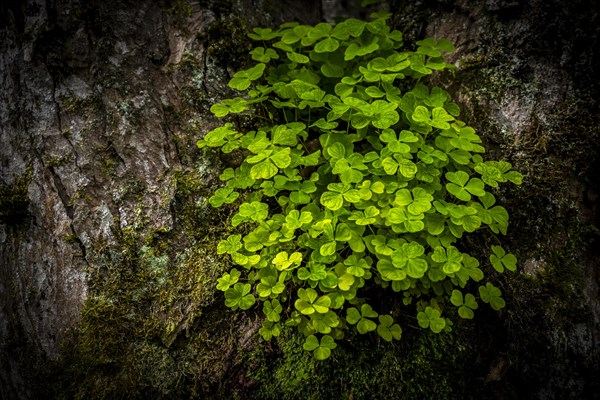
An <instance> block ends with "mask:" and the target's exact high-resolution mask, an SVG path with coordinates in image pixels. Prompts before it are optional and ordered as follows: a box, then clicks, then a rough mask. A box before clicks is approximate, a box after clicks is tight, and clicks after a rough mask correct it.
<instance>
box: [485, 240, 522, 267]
mask: <svg viewBox="0 0 600 400" xmlns="http://www.w3.org/2000/svg"><path fill="white" fill-rule="evenodd" d="M492 251H493V252H494V254H492V255H491V256H490V261H491V262H492V266H493V267H494V269H495V270H496V271H498V272H504V268H506V269H507V270H509V271H516V269H517V257H515V256H514V254H511V253H508V254H506V250H504V249H503V248H502V246H492Z"/></svg>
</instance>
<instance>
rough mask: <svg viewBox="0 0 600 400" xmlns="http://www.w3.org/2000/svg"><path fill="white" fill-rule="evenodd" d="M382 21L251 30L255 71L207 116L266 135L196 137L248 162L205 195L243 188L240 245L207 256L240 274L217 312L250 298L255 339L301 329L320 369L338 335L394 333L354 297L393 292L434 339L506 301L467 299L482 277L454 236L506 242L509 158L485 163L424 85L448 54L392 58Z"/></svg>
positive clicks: (395, 327)
mask: <svg viewBox="0 0 600 400" xmlns="http://www.w3.org/2000/svg"><path fill="white" fill-rule="evenodd" d="M388 17H389V15H383V14H375V15H373V18H374V19H373V20H372V21H371V22H365V21H359V20H356V19H348V20H346V21H344V22H341V23H339V24H337V25H335V26H334V25H331V24H329V23H321V24H318V25H316V26H314V27H312V26H306V25H299V24H297V23H287V24H283V25H281V27H280V28H279V29H278V30H275V31H273V30H271V29H260V28H255V29H254V33H251V34H250V35H249V36H250V38H252V39H254V40H256V41H259V42H260V43H261V44H262V46H260V47H256V48H255V49H254V50H252V51H251V52H250V54H251V55H252V59H253V60H256V61H257V62H258V63H257V64H256V65H255V66H253V67H252V68H249V69H247V70H243V71H239V72H237V73H236V74H235V75H234V77H233V79H231V81H230V82H229V86H230V87H232V88H233V89H237V90H239V91H240V92H244V93H245V95H244V96H243V97H236V98H232V99H226V100H223V101H222V102H220V103H218V104H215V105H213V106H212V107H211V111H212V112H213V113H214V114H215V115H216V116H218V117H225V116H227V115H228V114H230V113H242V112H250V113H252V114H253V115H255V116H258V117H261V118H264V121H265V125H264V126H262V127H260V128H258V129H257V130H256V131H250V132H239V131H238V130H236V128H235V127H234V125H233V124H232V123H225V124H224V125H223V126H221V127H218V128H216V129H214V130H213V131H211V132H209V133H207V134H206V136H205V137H204V139H202V140H200V141H199V142H198V146H199V147H200V148H202V147H205V146H210V147H220V148H221V150H222V151H223V152H225V153H229V152H232V151H236V152H239V153H240V154H241V155H242V156H243V157H245V158H244V160H243V162H242V163H241V165H239V166H238V167H236V168H227V169H226V170H225V171H224V172H223V173H222V175H221V179H222V180H223V181H225V182H226V185H225V187H223V188H221V189H218V190H217V191H216V192H215V194H214V196H212V197H211V198H210V200H209V201H210V203H211V204H212V205H213V206H215V207H219V206H221V205H223V204H229V203H234V202H235V201H236V200H237V199H238V197H239V195H240V192H243V193H244V196H243V198H244V202H242V203H241V204H239V207H238V211H237V213H236V214H235V215H234V216H233V218H232V219H231V224H232V225H233V226H234V227H240V228H241V229H240V232H246V234H241V233H238V234H232V235H230V236H229V237H228V238H227V239H226V240H223V241H221V242H220V243H219V245H218V248H217V252H218V253H219V254H224V253H227V254H229V255H231V259H232V261H233V263H235V264H236V265H237V266H238V267H236V268H233V269H232V270H231V271H229V272H227V273H225V274H224V275H223V276H222V277H221V278H220V279H219V283H218V285H217V288H218V289H219V290H222V291H224V292H225V304H226V305H227V306H228V307H231V308H233V309H237V308H239V309H242V310H246V309H249V308H250V307H252V306H254V305H255V303H256V301H257V300H259V301H260V302H261V303H262V311H263V313H264V315H265V320H264V322H263V325H262V328H261V329H260V334H261V335H262V337H263V338H264V339H265V340H270V339H271V338H272V337H273V336H278V335H279V334H280V331H281V326H282V324H285V325H287V326H296V327H297V328H298V330H299V331H300V332H302V333H303V334H304V335H305V336H306V341H305V343H304V349H306V350H308V351H313V352H314V356H315V357H316V358H317V359H319V360H323V359H326V358H327V357H329V355H330V354H331V350H332V349H334V348H335V347H336V343H335V340H339V339H340V338H342V337H343V336H344V331H346V330H347V329H356V330H357V331H358V332H359V333H361V334H365V333H368V332H372V331H377V333H378V334H379V336H381V337H382V338H383V339H384V340H386V341H391V340H392V339H399V338H400V336H401V333H402V329H401V327H400V326H399V324H398V323H396V321H395V320H394V319H393V318H392V316H390V315H387V314H380V313H379V312H378V311H377V310H375V309H374V308H373V306H372V305H370V304H368V302H367V301H368V299H366V298H365V297H363V296H364V294H363V293H365V290H366V289H367V288H369V289H372V288H373V287H377V286H378V287H380V290H381V291H388V290H389V291H394V292H403V296H404V298H403V301H404V304H405V305H406V306H409V305H411V304H415V305H414V306H413V307H415V312H416V318H417V321H418V324H419V325H420V326H421V327H423V328H427V329H431V330H432V331H433V332H441V331H442V330H449V329H450V324H451V322H450V320H449V319H448V318H446V317H444V314H446V315H448V314H452V313H455V312H457V313H458V315H459V316H460V317H462V318H473V316H474V310H475V309H477V308H478V299H479V300H481V301H483V302H485V303H489V304H490V305H491V307H492V308H493V309H495V310H499V309H500V308H502V307H503V306H504V300H503V299H502V297H501V292H500V290H499V289H498V288H497V287H495V286H494V285H493V284H492V283H489V282H487V283H485V284H482V283H479V290H478V293H475V294H472V293H464V292H465V291H466V288H467V287H468V288H471V287H472V285H468V284H469V283H470V281H474V282H481V281H482V280H483V278H484V272H483V271H482V269H480V268H479V262H478V261H477V260H476V259H475V258H474V257H471V256H470V255H469V254H467V253H465V252H463V251H461V247H460V245H459V239H460V238H462V237H463V235H464V234H465V233H470V232H474V231H475V230H478V229H488V230H490V231H491V232H493V233H494V234H506V229H507V226H508V213H507V211H506V209H504V208H503V207H501V206H498V205H495V203H496V200H495V198H494V196H493V194H492V193H491V191H492V190H493V189H494V188H496V187H498V185H499V183H503V182H507V181H511V182H513V183H515V184H520V183H521V180H522V176H521V174H519V173H518V172H516V171H511V170H510V169H511V165H510V164H509V163H507V162H502V161H501V162H498V161H484V159H483V158H482V156H481V154H482V153H484V151H485V149H484V148H483V147H482V146H481V144H480V143H481V139H480V138H479V136H478V135H477V134H476V133H475V131H474V130H473V128H471V127H469V126H466V125H465V123H464V122H462V121H460V120H458V119H457V118H458V116H459V112H460V110H459V107H458V106H457V105H456V104H455V103H453V102H452V101H451V99H450V96H449V95H448V93H447V92H446V91H444V90H443V89H440V88H439V87H428V86H427V85H426V84H425V83H424V82H427V79H425V78H427V76H428V75H430V74H431V73H432V72H433V71H442V70H444V69H448V68H452V66H451V65H449V64H446V63H445V62H444V58H443V53H445V52H450V51H453V50H454V47H453V46H452V44H451V43H450V42H449V41H447V40H445V39H441V40H435V39H432V38H429V39H425V40H422V41H419V42H417V45H418V47H417V49H416V51H409V50H407V49H403V48H402V33H401V32H399V31H397V30H391V29H390V28H389V27H388V26H387V24H386V19H387V18H388ZM491 250H492V255H491V256H490V261H491V265H492V266H493V268H495V269H496V270H497V271H498V272H503V271H504V270H505V269H508V270H511V271H512V270H515V268H516V258H515V256H514V255H512V254H507V253H506V251H505V250H504V249H503V248H502V247H500V246H492V249H491ZM476 294H478V296H476Z"/></svg>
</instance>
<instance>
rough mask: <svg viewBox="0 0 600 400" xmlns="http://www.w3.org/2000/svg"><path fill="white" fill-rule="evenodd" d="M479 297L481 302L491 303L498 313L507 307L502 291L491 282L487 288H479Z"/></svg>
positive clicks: (486, 285) (487, 284)
mask: <svg viewBox="0 0 600 400" xmlns="http://www.w3.org/2000/svg"><path fill="white" fill-rule="evenodd" d="M479 296H481V300H483V301H484V302H486V303H489V304H490V306H491V307H492V308H493V309H494V310H496V311H498V310H500V309H502V308H504V306H505V305H506V302H505V301H504V299H503V298H502V297H501V296H502V291H501V290H500V289H498V288H497V287H496V286H494V285H493V284H491V283H490V282H488V283H486V284H485V286H479Z"/></svg>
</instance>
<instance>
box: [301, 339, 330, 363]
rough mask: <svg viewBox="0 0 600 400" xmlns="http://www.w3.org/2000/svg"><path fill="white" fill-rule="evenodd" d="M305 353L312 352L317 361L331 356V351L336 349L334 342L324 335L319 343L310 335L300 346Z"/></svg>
mask: <svg viewBox="0 0 600 400" xmlns="http://www.w3.org/2000/svg"><path fill="white" fill-rule="evenodd" d="M302 347H303V348H304V350H306V351H312V352H313V354H314V357H315V358H316V359H317V360H326V359H327V358H329V356H330V355H331V350H333V349H335V348H336V347H337V344H336V343H335V340H333V338H332V337H331V336H329V335H324V336H323V337H322V338H321V341H320V342H319V339H317V337H316V336H315V335H310V336H309V337H307V338H306V340H305V341H304V345H303V346H302Z"/></svg>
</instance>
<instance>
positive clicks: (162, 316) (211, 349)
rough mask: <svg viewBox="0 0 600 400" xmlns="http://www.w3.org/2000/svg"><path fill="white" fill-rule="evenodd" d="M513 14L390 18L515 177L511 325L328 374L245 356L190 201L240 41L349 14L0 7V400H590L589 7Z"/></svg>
mask: <svg viewBox="0 0 600 400" xmlns="http://www.w3.org/2000/svg"><path fill="white" fill-rule="evenodd" d="M521 3H523V2H508V1H490V0H478V1H468V2H467V1H458V2H449V1H440V2H405V1H401V0H395V1H392V2H391V4H389V5H387V7H389V8H390V9H391V11H392V12H393V13H394V17H393V18H392V21H393V23H394V24H395V25H396V26H397V27H398V28H399V29H400V30H402V31H403V32H404V33H405V36H406V41H407V43H408V44H410V43H411V42H414V41H415V40H419V39H420V38H423V37H425V36H436V37H446V38H449V39H450V40H452V41H453V42H455V44H456V45H457V46H456V47H457V51H456V53H454V54H452V55H451V56H450V57H451V61H452V62H454V63H456V65H457V67H458V68H457V70H456V72H455V73H453V74H452V75H450V74H448V75H443V76H439V77H437V78H436V80H437V81H436V82H437V84H439V85H442V86H443V87H445V88H447V90H449V91H450V92H451V93H452V95H453V96H454V97H455V98H456V99H457V100H458V101H459V102H460V104H461V107H462V109H463V118H464V119H465V121H466V122H467V123H469V124H471V125H473V126H475V127H476V128H478V132H479V134H480V135H481V136H482V137H483V138H484V141H485V142H486V143H485V144H486V145H487V147H489V148H490V149H491V151H490V153H491V156H490V157H491V158H493V159H505V160H508V161H510V162H511V163H513V165H514V166H515V168H516V169H517V170H520V171H521V172H523V173H524V174H526V179H525V182H524V184H523V185H522V186H521V187H520V188H509V189H505V190H504V191H503V192H501V193H500V197H501V200H502V202H503V203H504V204H505V205H506V206H507V208H508V210H509V213H510V215H511V227H510V229H509V237H508V239H507V240H508V244H507V247H509V248H510V249H511V251H512V252H513V253H515V254H516V255H517V256H518V257H519V259H520V261H521V263H520V266H519V271H518V272H517V273H516V274H515V275H513V276H510V277H501V278H499V279H500V284H501V287H502V290H503V292H504V293H505V294H506V298H507V303H508V305H507V308H506V311H504V312H503V313H501V314H500V315H496V314H494V313H489V314H488V315H483V316H482V318H481V319H476V321H475V322H474V323H473V324H472V325H471V324H464V325H458V326H457V327H456V328H455V332H453V333H452V335H449V336H450V337H446V338H440V337H431V335H429V336H427V335H425V334H419V333H413V334H409V335H408V337H407V338H406V341H407V344H402V345H400V346H398V347H385V348H380V347H379V346H378V345H375V344H374V342H369V341H368V340H365V341H364V343H355V344H352V346H354V347H347V348H345V349H342V350H340V352H341V353H340V354H341V355H340V356H339V359H338V360H337V361H335V360H334V361H332V363H331V365H329V366H327V367H325V366H323V365H315V364H314V363H312V362H311V360H310V359H308V358H306V356H305V355H304V354H303V353H302V351H301V350H300V351H299V352H298V351H296V349H297V343H298V342H297V341H296V342H295V340H296V339H297V338H295V337H293V336H290V337H287V338H282V340H281V341H280V343H279V344H271V345H265V344H264V343H259V342H258V340H257V335H256V330H257V328H258V323H259V322H257V319H256V315H255V314H252V313H251V312H249V313H246V314H240V313H230V312H228V311H227V310H225V307H223V305H222V304H221V303H222V299H221V298H220V297H219V296H218V295H216V294H215V293H214V285H215V282H216V278H217V277H218V276H220V274H221V273H222V271H223V270H224V269H226V268H227V262H226V260H224V259H221V258H219V257H216V256H215V255H214V245H215V242H216V241H218V240H219V239H220V238H221V237H222V235H223V234H225V233H226V229H227V228H226V226H225V224H223V220H224V219H225V218H226V217H227V211H218V212H217V211H215V210H213V209H212V208H211V207H210V206H208V205H207V202H206V198H207V197H208V196H209V195H210V193H211V192H212V191H213V190H214V189H215V188H216V187H218V183H219V182H218V179H216V176H217V174H218V170H219V168H220V166H221V165H222V164H226V163H227V161H228V160H226V159H223V158H218V157H216V156H215V154H212V155H210V156H206V155H203V154H202V153H201V152H199V151H198V150H197V149H196V148H195V141H196V140H197V139H198V138H200V137H201V135H202V133H203V132H207V131H209V130H210V129H211V128H213V127H214V126H216V124H217V123H218V121H216V120H215V118H214V117H213V116H212V115H211V114H210V112H209V111H208V109H209V107H210V105H211V104H213V103H214V102H215V101H218V100H219V99H221V98H223V97H226V96H227V94H228V93H230V91H229V89H228V88H227V85H226V83H227V81H228V79H229V77H230V75H231V73H232V72H234V71H235V70H236V68H239V67H241V66H243V63H244V60H245V57H246V54H247V51H248V50H249V49H250V48H251V47H250V46H251V44H250V43H249V42H248V39H247V38H246V36H245V34H246V32H247V31H248V29H249V28H251V27H253V26H277V25H278V24H280V23H283V22H286V21H291V20H298V21H300V22H302V23H309V24H314V23H317V22H320V21H322V20H329V21H331V20H333V19H334V18H335V17H348V16H356V17H359V16H364V12H365V11H364V10H359V9H358V8H357V5H356V4H354V2H347V1H329V0H328V1H326V0H305V1H292V0H285V1H281V2H279V1H278V2H271V1H268V0H256V1H251V0H209V1H199V2H198V1H190V2H189V3H188V2H186V1H183V0H172V1H167V0H164V1H152V0H141V1H126V0H122V1H117V0H114V1H77V0H54V1H41V0H27V1H24V2H21V1H18V0H14V1H8V2H7V1H4V2H2V4H0V167H1V171H0V398H2V399H12V398H21V399H29V398H40V396H53V397H60V398H63V397H64V398H71V397H73V398H82V397H84V398H115V397H126V398H137V397H144V398H148V396H150V397H152V398H173V397H176V398H177V397H186V398H188V397H198V398H206V397H207V396H213V397H223V398H230V397H239V396H242V397H244V398H247V397H251V396H256V397H257V398H282V397H283V398H295V397H297V396H298V395H299V394H303V397H311V396H313V397H315V398H319V397H320V398H325V397H327V396H333V395H335V396H336V397H341V398H369V397H370V396H373V397H375V398H380V396H381V395H383V394H387V395H392V396H396V397H399V396H400V395H403V396H404V397H405V398H426V397H428V396H429V395H431V396H432V397H435V398H444V397H448V398H466V397H474V398H475V397H481V396H487V398H498V399H505V398H561V399H565V398H592V396H593V393H595V391H596V393H597V390H598V389H600V388H599V387H598V382H597V379H595V377H596V376H597V375H598V372H599V359H600V352H599V349H598V345H597V340H598V339H599V338H600V300H599V299H600V289H599V288H600V281H599V280H600V278H599V273H598V271H599V266H598V264H599V256H600V251H599V248H600V242H599V234H598V226H599V224H598V222H599V221H598V205H597V198H598V193H599V189H600V188H599V187H598V180H597V175H596V174H597V171H598V167H599V166H600V165H599V163H598V156H597V150H598V143H599V140H600V131H599V128H598V127H599V126H600V114H599V113H598V109H599V102H598V98H599V95H600V89H599V86H600V85H599V83H598V80H597V79H596V76H597V73H598V72H600V58H599V57H600V54H599V53H600V51H599V44H598V40H599V38H598V29H597V26H598V25H599V23H600V21H599V20H598V18H599V17H598V10H597V8H595V7H594V2H593V1H591V0H589V1H575V2H564V3H565V4H562V3H561V2H560V1H530V2H528V3H527V4H521ZM384 6H385V5H384ZM238 122H239V123H240V124H242V125H243V124H244V123H245V121H243V120H241V121H238ZM474 245H476V244H474ZM370 353H372V356H369V355H364V354H370ZM357 354H359V355H357ZM360 354H363V355H360ZM369 357H371V358H369ZM396 360H403V361H401V362H400V361H396ZM332 376H337V377H338V378H336V379H335V381H336V383H335V385H333V386H334V387H331V386H332V384H331V383H330V380H331V379H333V378H331V377H332ZM401 377H402V378H401ZM374 382H379V383H380V384H381V385H384V387H378V388H375V387H373V385H374ZM369 385H371V386H369ZM375 386H376V385H375ZM424 393H425V394H424Z"/></svg>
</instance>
